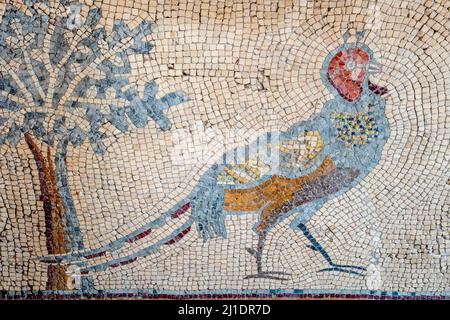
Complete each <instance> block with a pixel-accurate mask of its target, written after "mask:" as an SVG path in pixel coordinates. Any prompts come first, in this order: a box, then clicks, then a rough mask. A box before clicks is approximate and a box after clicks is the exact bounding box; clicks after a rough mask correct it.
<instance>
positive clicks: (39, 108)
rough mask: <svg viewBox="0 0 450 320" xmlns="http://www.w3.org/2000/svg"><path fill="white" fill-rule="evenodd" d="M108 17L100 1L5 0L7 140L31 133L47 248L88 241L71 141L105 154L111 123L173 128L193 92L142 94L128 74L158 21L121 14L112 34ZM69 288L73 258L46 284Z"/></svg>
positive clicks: (0, 28)
mask: <svg viewBox="0 0 450 320" xmlns="http://www.w3.org/2000/svg"><path fill="white" fill-rule="evenodd" d="M69 5H70V6H69ZM100 18H101V10H100V9H99V8H95V7H90V8H85V7H83V6H81V5H80V4H77V3H76V2H74V1H71V2H70V3H69V1H66V0H59V1H58V0H55V1H31V0H25V1H23V2H22V3H21V4H16V5H12V4H6V7H5V11H4V14H3V17H2V18H1V19H2V20H1V22H0V144H3V143H8V144H10V145H11V146H16V145H17V144H18V143H19V141H20V139H21V138H22V137H23V138H24V139H25V141H26V144H27V145H28V147H29V149H30V152H31V154H32V155H33V158H34V161H35V163H36V166H37V175H38V177H39V182H40V192H41V201H42V204H43V211H44V213H45V237H46V244H47V251H48V254H63V253H68V252H70V251H73V250H77V251H78V250H82V249H83V237H82V234H81V231H80V227H79V224H78V219H77V216H76V211H75V206H74V202H73V199H72V196H71V191H70V186H69V184H68V173H67V166H66V157H67V150H68V148H67V147H68V145H69V144H72V145H73V146H74V147H77V146H80V145H81V144H83V143H84V142H85V141H88V142H89V143H90V145H91V147H92V149H93V150H94V152H96V153H98V154H103V153H104V152H105V150H106V145H105V143H104V142H103V140H104V139H105V137H106V136H107V134H106V132H107V131H106V130H105V126H107V125H112V126H113V127H115V128H116V129H117V131H118V132H126V131H128V130H129V129H130V127H132V126H134V127H139V128H142V127H145V126H146V125H147V124H148V122H149V121H148V118H150V119H152V120H153V121H154V122H155V123H156V125H157V126H159V128H161V129H162V130H168V129H170V127H171V123H170V121H169V119H168V118H167V117H166V116H165V115H164V113H163V111H164V110H165V109H167V108H168V107H171V106H174V105H177V104H179V103H182V102H184V101H186V100H187V96H186V95H185V94H184V93H183V92H180V91H175V92H171V93H169V94H167V95H165V96H163V97H162V98H160V99H157V98H156V94H157V92H158V85H157V84H156V82H155V81H149V82H147V83H146V84H145V86H144V90H143V94H142V95H139V93H138V88H137V87H136V85H134V84H132V83H130V82H129V77H130V74H131V65H130V61H129V57H130V56H131V55H137V54H148V53H149V52H150V51H151V50H152V48H153V44H152V43H151V42H150V41H147V39H146V38H147V36H148V35H149V34H151V32H152V30H153V29H154V24H153V22H151V21H142V22H141V23H140V24H139V25H138V26H136V27H135V28H129V27H128V26H127V24H126V23H125V22H124V21H122V20H116V21H114V24H113V28H112V31H111V32H107V31H106V30H105V28H103V27H102V26H100V25H99V20H100ZM38 141H40V142H39V143H38ZM45 146H46V150H43V148H45ZM88 284H89V280H88V279H83V286H84V287H86V286H87V285H88ZM69 288H70V285H68V283H67V270H66V268H65V266H63V265H58V264H52V265H49V266H48V282H47V289H48V290H64V289H69Z"/></svg>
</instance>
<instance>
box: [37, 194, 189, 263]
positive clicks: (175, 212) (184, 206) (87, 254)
mask: <svg viewBox="0 0 450 320" xmlns="http://www.w3.org/2000/svg"><path fill="white" fill-rule="evenodd" d="M189 208H190V202H189V200H186V199H185V200H183V201H182V202H180V203H178V204H177V205H175V206H174V207H173V208H172V209H170V210H169V211H167V212H165V213H164V214H162V215H161V216H160V217H159V218H157V219H155V220H153V221H150V222H149V223H146V224H145V225H143V226H142V227H140V228H139V229H137V230H135V231H133V232H131V233H129V234H127V235H126V236H123V237H121V238H119V239H117V240H114V241H112V242H110V243H108V244H106V245H104V246H101V247H99V248H96V249H89V250H83V251H77V252H71V253H68V254H64V255H51V256H43V257H39V258H38V260H40V261H42V262H47V263H55V262H62V261H67V262H74V261H78V260H80V259H82V258H85V259H93V258H97V257H101V256H104V255H105V254H106V252H112V251H116V250H118V249H120V248H121V247H122V246H123V245H124V244H126V243H132V242H135V241H137V240H140V239H142V238H144V237H146V236H147V235H149V234H150V233H151V232H152V231H153V230H155V229H157V228H159V227H161V226H162V225H164V224H165V222H166V221H167V220H168V219H175V218H178V217H179V216H181V215H182V214H183V213H185V212H186V211H188V210H189Z"/></svg>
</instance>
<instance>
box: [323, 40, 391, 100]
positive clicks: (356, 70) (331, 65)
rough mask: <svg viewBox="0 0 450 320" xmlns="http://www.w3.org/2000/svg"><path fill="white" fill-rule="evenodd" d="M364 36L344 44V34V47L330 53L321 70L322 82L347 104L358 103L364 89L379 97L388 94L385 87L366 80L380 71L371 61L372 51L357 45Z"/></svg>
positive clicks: (378, 66)
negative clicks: (329, 86) (347, 102)
mask: <svg viewBox="0 0 450 320" xmlns="http://www.w3.org/2000/svg"><path fill="white" fill-rule="evenodd" d="M363 35H364V33H363V32H358V33H357V41H356V42H355V43H347V39H348V33H346V34H344V40H345V42H344V44H342V45H340V46H339V47H338V48H336V49H335V50H334V51H333V52H331V53H330V55H329V56H328V58H327V59H326V60H325V62H324V64H323V67H322V73H323V77H322V78H323V79H324V81H326V82H328V84H329V85H331V87H332V88H333V89H334V90H335V93H337V94H338V95H340V96H341V97H342V98H344V99H345V100H347V101H349V102H353V101H355V100H357V99H358V98H359V97H360V96H361V93H363V92H364V90H367V89H368V90H371V91H372V92H374V93H375V94H378V95H384V94H386V93H387V89H386V88H385V87H381V86H378V85H376V84H373V83H372V82H370V80H369V76H370V75H371V74H374V73H377V72H379V71H380V70H381V65H380V64H379V63H378V62H376V61H375V60H374V58H373V52H372V50H370V48H369V47H368V46H367V45H366V44H364V43H362V42H360V40H361V38H362V37H363Z"/></svg>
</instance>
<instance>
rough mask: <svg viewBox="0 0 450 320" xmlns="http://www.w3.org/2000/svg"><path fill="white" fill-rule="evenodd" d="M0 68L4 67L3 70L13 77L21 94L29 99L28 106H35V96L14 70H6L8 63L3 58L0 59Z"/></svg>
mask: <svg viewBox="0 0 450 320" xmlns="http://www.w3.org/2000/svg"><path fill="white" fill-rule="evenodd" d="M0 66H2V69H3V70H4V71H6V72H7V73H8V74H9V75H10V76H11V78H13V80H14V82H16V84H17V86H18V87H19V89H20V90H21V92H22V93H23V94H24V95H25V97H26V99H27V104H29V105H32V106H35V103H34V100H33V96H32V95H31V93H30V92H29V91H28V89H27V87H26V85H25V83H24V82H23V81H22V80H20V78H19V76H18V75H17V73H15V72H14V71H13V70H12V68H9V69H6V66H7V63H6V61H5V60H4V59H3V58H1V57H0Z"/></svg>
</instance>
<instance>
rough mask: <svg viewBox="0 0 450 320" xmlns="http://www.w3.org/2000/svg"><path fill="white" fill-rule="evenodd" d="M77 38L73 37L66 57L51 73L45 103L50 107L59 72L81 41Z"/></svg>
mask: <svg viewBox="0 0 450 320" xmlns="http://www.w3.org/2000/svg"><path fill="white" fill-rule="evenodd" d="M83 27H85V26H83ZM85 29H86V30H87V29H88V28H86V27H85ZM86 30H84V31H86ZM75 38H77V37H74V38H73V39H72V41H71V43H70V48H69V49H68V50H67V52H66V54H65V55H64V57H63V58H62V59H61V60H60V61H59V63H58V64H57V65H56V66H55V68H54V69H53V72H51V73H50V80H49V86H48V91H47V95H46V96H45V104H46V105H47V106H48V107H51V103H52V98H53V94H54V92H55V82H56V77H57V76H58V73H59V72H60V71H61V68H62V67H63V66H64V65H65V64H66V62H67V60H69V58H70V56H71V55H72V54H73V53H74V52H75V49H76V47H77V45H78V43H79V41H75ZM49 55H50V45H49V53H48V55H47V56H49ZM49 65H51V64H50V61H49Z"/></svg>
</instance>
